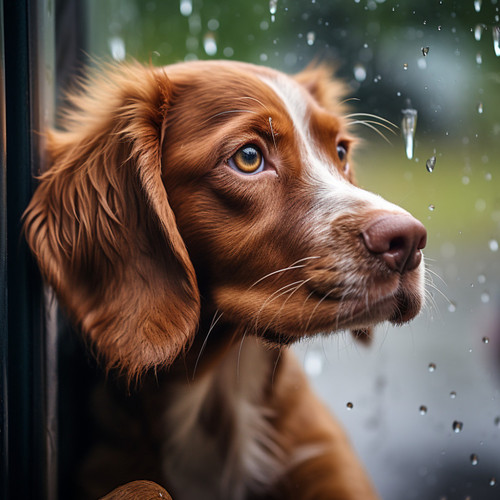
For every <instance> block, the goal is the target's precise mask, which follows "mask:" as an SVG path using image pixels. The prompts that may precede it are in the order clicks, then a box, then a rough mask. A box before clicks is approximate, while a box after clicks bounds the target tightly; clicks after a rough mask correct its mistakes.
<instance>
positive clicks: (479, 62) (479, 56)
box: [476, 52, 483, 64]
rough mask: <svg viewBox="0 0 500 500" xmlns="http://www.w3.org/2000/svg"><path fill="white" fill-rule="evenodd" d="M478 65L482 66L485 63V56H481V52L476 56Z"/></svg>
mask: <svg viewBox="0 0 500 500" xmlns="http://www.w3.org/2000/svg"><path fill="white" fill-rule="evenodd" d="M476 63H477V64H482V63H483V56H482V55H481V52H478V53H477V54H476Z"/></svg>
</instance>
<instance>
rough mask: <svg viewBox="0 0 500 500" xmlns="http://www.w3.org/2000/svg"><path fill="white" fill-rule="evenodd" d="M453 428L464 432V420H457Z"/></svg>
mask: <svg viewBox="0 0 500 500" xmlns="http://www.w3.org/2000/svg"><path fill="white" fill-rule="evenodd" d="M452 428H453V430H454V431H455V432H457V433H458V432H462V429H463V428H464V424H463V422H459V421H458V420H455V421H454V422H453V425H452Z"/></svg>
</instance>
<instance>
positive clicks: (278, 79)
mask: <svg viewBox="0 0 500 500" xmlns="http://www.w3.org/2000/svg"><path fill="white" fill-rule="evenodd" d="M261 79H262V81H264V82H265V83H266V84H267V85H268V86H269V87H271V89H272V90H273V91H274V93H275V94H276V95H277V97H278V98H279V99H280V100H281V101H282V102H283V104H284V106H285V108H286V109H287V111H288V114H289V116H290V118H291V120H292V122H293V125H294V129H295V137H296V140H297V143H298V149H299V151H300V160H301V162H302V165H303V166H304V169H305V172H306V173H307V175H308V177H309V178H310V179H311V183H312V184H313V186H314V189H315V196H317V197H318V198H319V199H320V201H321V202H323V203H324V204H325V205H327V206H328V208H329V210H333V211H335V213H339V214H340V213H342V214H345V213H346V212H349V211H356V209H359V208H360V206H363V207H367V206H370V205H371V206H372V208H373V209H375V210H387V211H390V212H396V213H406V211H405V210H403V209H402V208H401V207H398V206H397V205H394V204H392V203H390V202H388V201H386V200H384V199H383V198H382V197H381V196H378V195H376V194H373V193H370V192H369V191H365V190H363V189H360V188H358V187H356V186H354V185H352V184H351V183H350V182H349V181H347V180H346V179H345V178H344V177H343V176H342V175H341V173H340V172H339V171H338V170H337V169H336V167H335V166H334V165H332V161H331V159H330V158H328V157H326V155H324V154H323V153H322V151H321V150H320V148H319V147H318V145H316V144H315V142H314V140H313V138H312V135H311V130H310V127H309V122H310V114H311V107H310V104H309V101H310V99H311V97H310V96H309V94H308V92H307V90H306V89H304V88H303V87H301V86H300V85H299V84H298V83H296V82H295V81H294V80H292V79H291V78H289V77H288V76H286V75H283V74H276V76H274V78H270V77H261ZM334 140H336V138H335V137H332V141H334ZM336 209H338V211H337V210H336Z"/></svg>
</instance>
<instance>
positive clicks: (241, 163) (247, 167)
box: [229, 144, 264, 174]
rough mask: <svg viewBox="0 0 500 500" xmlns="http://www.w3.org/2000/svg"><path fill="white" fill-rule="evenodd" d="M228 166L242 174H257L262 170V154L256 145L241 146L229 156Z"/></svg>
mask: <svg viewBox="0 0 500 500" xmlns="http://www.w3.org/2000/svg"><path fill="white" fill-rule="evenodd" d="M229 166H230V167H231V168H233V169H235V170H238V171H239V172H242V173H244V174H258V173H259V172H262V170H264V156H263V155H262V153H261V151H260V149H259V148H258V147H257V146H253V145H251V144H249V145H247V146H243V147H242V148H240V149H238V151H236V154H235V155H234V156H232V157H231V158H229Z"/></svg>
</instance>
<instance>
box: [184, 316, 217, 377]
mask: <svg viewBox="0 0 500 500" xmlns="http://www.w3.org/2000/svg"><path fill="white" fill-rule="evenodd" d="M223 314H224V313H223V312H222V311H221V312H220V313H219V310H218V309H217V311H215V313H214V316H213V318H212V323H211V324H210V327H209V329H208V332H207V334H206V335H205V339H204V340H203V344H202V345H201V348H200V352H199V353H198V356H197V358H196V362H195V364H194V368H193V376H192V380H194V378H195V376H196V370H197V369H198V363H199V362H200V359H201V355H202V354H203V351H204V350H205V347H206V345H207V342H208V337H209V336H210V334H211V333H212V330H213V329H214V328H215V325H217V323H218V322H219V320H220V319H221V318H222V315H223Z"/></svg>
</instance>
